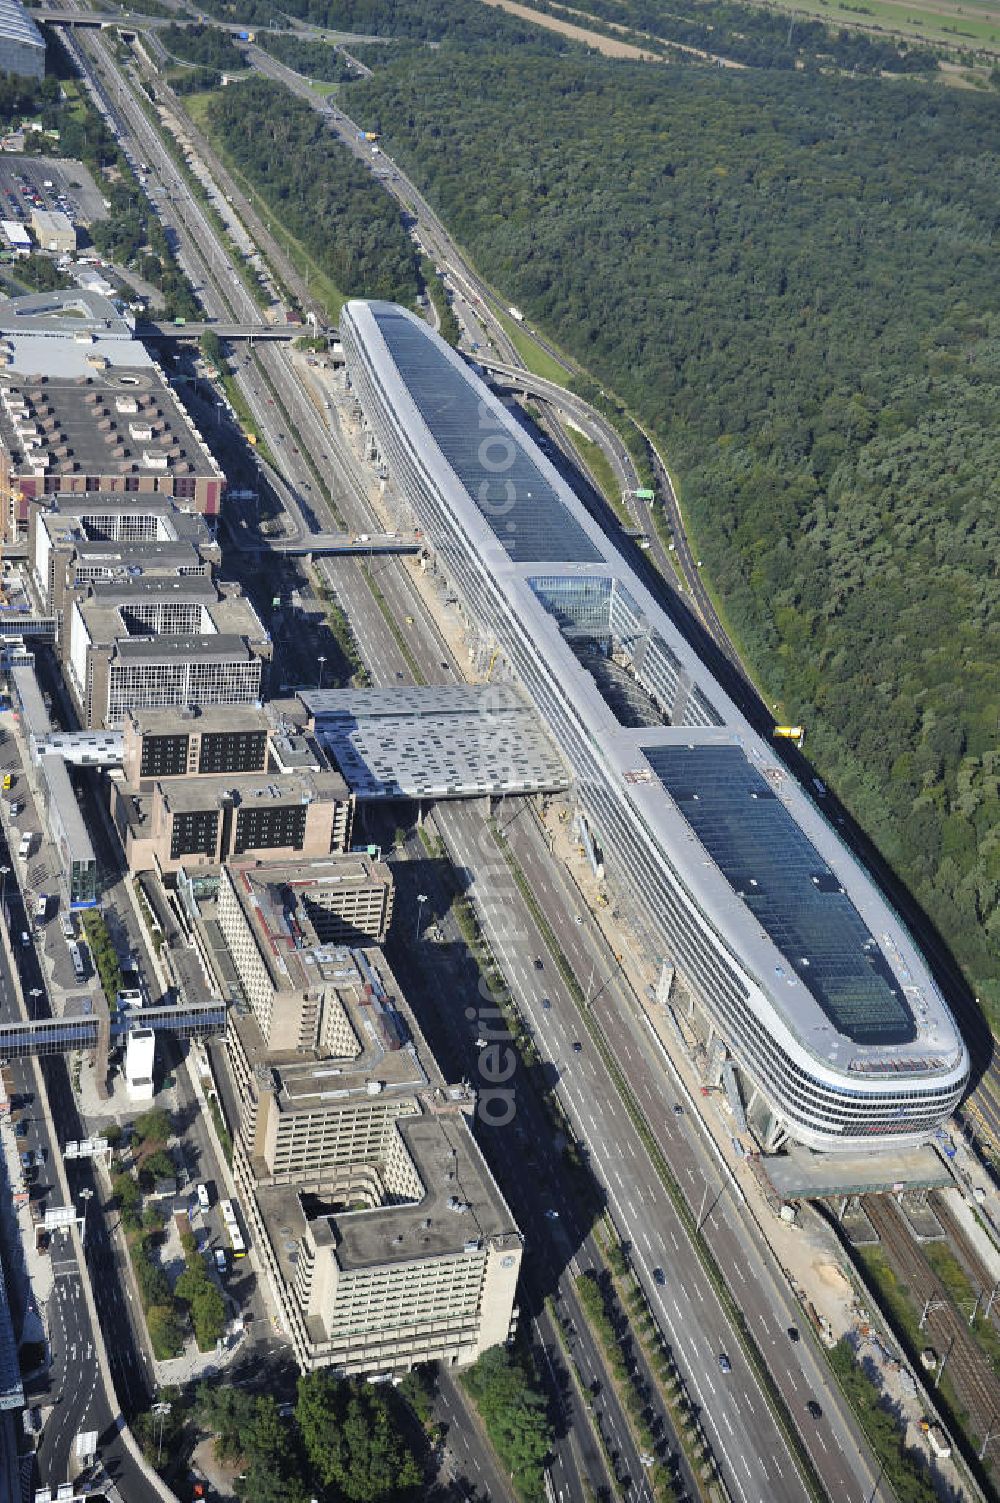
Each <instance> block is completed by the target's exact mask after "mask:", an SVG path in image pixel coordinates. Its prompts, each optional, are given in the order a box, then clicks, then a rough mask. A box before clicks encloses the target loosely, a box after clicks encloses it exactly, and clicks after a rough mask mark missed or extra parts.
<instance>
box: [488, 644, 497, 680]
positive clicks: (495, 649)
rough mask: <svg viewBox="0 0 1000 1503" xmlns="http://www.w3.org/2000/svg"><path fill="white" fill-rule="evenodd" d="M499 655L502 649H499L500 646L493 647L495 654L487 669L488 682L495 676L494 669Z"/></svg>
mask: <svg viewBox="0 0 1000 1503" xmlns="http://www.w3.org/2000/svg"><path fill="white" fill-rule="evenodd" d="M499 656H500V649H499V647H494V649H493V656H492V657H491V658H490V666H489V667H488V668H487V670H486V682H487V683H489V681H490V679H491V678H492V677H493V669H494V668H495V667H496V661H497V658H498V657H499Z"/></svg>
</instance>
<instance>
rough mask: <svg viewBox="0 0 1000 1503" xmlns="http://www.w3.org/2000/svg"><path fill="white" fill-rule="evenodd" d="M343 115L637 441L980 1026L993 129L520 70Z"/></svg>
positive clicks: (848, 89) (994, 327)
mask: <svg viewBox="0 0 1000 1503" xmlns="http://www.w3.org/2000/svg"><path fill="white" fill-rule="evenodd" d="M351 87H352V100H354V101H355V102H353V103H352V104H351V106H350V108H351V110H352V113H354V114H355V115H356V116H357V117H358V118H365V119H367V120H372V119H378V120H379V122H380V124H381V128H382V131H383V134H384V136H385V137H386V143H387V146H388V148H389V149H390V150H391V152H392V153H393V154H394V155H395V156H396V157H397V158H398V159H399V160H400V162H401V163H402V164H403V165H404V166H405V167H406V168H407V169H408V170H409V171H411V172H412V174H413V175H414V176H415V178H416V179H417V181H418V182H420V183H421V184H422V185H423V187H424V188H425V189H426V190H427V191H428V194H429V196H430V198H431V199H432V201H433V202H434V203H435V204H436V206H437V207H438V208H439V209H440V210H441V212H442V214H443V217H444V218H445V220H446V222H447V223H448V224H449V225H450V227H451V228H452V229H453V231H454V232H455V234H456V237H457V238H458V239H459V241H460V242H462V243H463V244H465V245H466V246H467V247H468V248H469V250H470V252H471V253H472V255H473V257H474V259H475V261H476V262H477V264H478V265H479V266H480V268H481V269H482V270H483V271H484V272H485V273H486V275H488V276H489V277H490V278H491V279H492V280H493V281H494V282H495V283H496V284H497V285H498V286H499V287H501V288H503V290H504V292H505V293H506V295H507V296H509V297H511V298H512V299H516V301H517V302H518V304H519V305H521V306H522V307H524V308H525V310H526V311H528V312H529V314H530V316H531V317H532V318H533V319H535V320H537V321H538V322H539V324H541V325H543V326H544V327H545V328H546V329H548V330H549V331H550V332H551V333H552V334H554V335H556V336H557V337H558V338H559V340H560V341H561V342H562V343H563V345H564V346H565V347H566V348H567V349H568V350H570V351H571V352H572V353H573V354H574V355H575V356H576V357H577V358H578V359H579V360H580V362H581V363H582V364H583V365H584V366H585V367H586V368H587V369H588V370H589V371H590V372H591V373H592V374H593V375H594V376H596V377H597V378H598V379H599V380H600V381H601V382H604V383H607V384H608V385H609V386H610V387H612V388H613V389H614V390H616V391H617V392H618V393H619V394H620V395H621V396H622V397H623V398H624V399H625V400H626V401H627V403H628V404H629V406H630V407H631V408H632V410H633V411H634V412H635V413H636V414H637V415H638V416H639V417H640V418H642V419H643V420H644V421H645V422H646V423H647V424H649V425H650V426H651V427H652V429H653V430H654V431H655V433H656V434H657V435H658V437H659V439H660V440H661V441H662V445H663V448H664V451H665V452H666V454H667V456H668V459H669V462H670V463H671V466H672V468H673V470H674V471H675V473H676V476H677V478H678V482H679V487H680V492H681V496H682V501H683V505H684V507H685V510H686V514H687V517H688V519H689V521H690V524H691V526H692V529H693V531H694V534H695V536H696V538H697V546H698V550H699V553H700V556H702V557H703V558H704V560H705V564H706V568H707V570H708V573H709V575H710V578H711V580H712V582H713V585H714V586H715V588H716V590H717V592H718V595H719V597H720V598H721V600H722V601H723V603H724V607H725V611H726V614H727V616H728V618H729V621H730V623H731V624H732V626H733V628H734V629H735V632H736V634H737V636H738V638H739V639H740V640H741V641H742V644H743V646H744V648H745V650H746V652H747V655H748V658H749V660H750V662H751V663H752V664H753V665H754V666H755V668H756V670H757V672H758V674H759V676H760V679H761V681H762V682H763V683H764V684H765V685H766V687H767V692H768V694H769V697H770V698H771V699H772V700H779V699H780V700H781V701H782V702H783V704H784V706H785V707H786V709H787V713H788V714H789V715H790V716H792V717H793V718H794V719H795V720H799V719H801V720H803V721H804V722H805V723H806V725H807V726H808V730H809V737H810V746H811V749H812V755H813V756H814V757H815V759H816V760H817V762H818V764H819V765H820V766H821V767H822V769H823V772H824V776H829V777H830V778H831V779H832V780H833V782H834V783H835V784H836V786H837V788H838V791H839V792H840V793H841V794H842V796H843V797H844V798H845V800H846V802H847V803H848V804H849V805H850V806H851V807H852V808H853V809H854V811H855V812H856V813H857V815H858V816H859V818H860V819H861V821H862V822H863V823H864V824H865V825H866V827H867V828H868V829H869V830H870V831H871V833H872V834H873V836H874V838H875V839H876V841H877V842H878V844H879V845H880V846H881V848H882V850H883V851H884V852H885V854H886V855H887V856H888V857H889V859H890V860H891V861H892V862H893V863H894V864H895V865H896V866H897V868H898V869H899V870H900V871H901V873H902V874H903V875H904V876H905V877H906V878H907V880H908V881H909V883H910V885H911V887H912V889H913V890H914V891H915V893H916V894H917V896H918V897H919V898H920V899H921V900H922V901H923V902H924V904H925V905H926V907H927V909H928V910H929V912H930V913H931V915H932V916H933V917H934V918H935V920H936V921H937V923H938V924H939V926H940V928H941V930H942V932H943V934H944V935H945V936H946V937H947V939H948V940H949V942H950V943H951V944H952V945H953V947H954V949H955V951H956V953H957V954H958V956H959V958H960V959H961V961H962V962H963V964H964V965H965V966H966V968H967V971H968V973H969V975H970V977H971V978H972V979H973V981H974V984H975V987H976V990H977V992H978V994H979V995H981V996H983V997H984V999H985V998H988V999H990V1000H992V1002H993V1003H994V1004H995V1005H996V1004H1000V980H998V966H997V957H998V952H1000V747H998V740H997V733H998V729H1000V587H998V570H1000V515H998V506H997V502H998V474H1000V438H998V436H997V428H996V421H995V414H996V407H997V396H998V391H997V388H998V384H1000V310H998V299H1000V282H998V280H997V278H996V275H995V238H996V231H997V225H998V224H1000V176H998V170H997V169H998V165H1000V140H998V127H997V118H996V107H995V105H994V104H993V103H992V102H991V101H990V100H989V99H983V98H980V97H978V96H974V95H971V94H961V93H957V92H950V91H944V90H933V91H931V90H928V89H927V87H926V86H925V85H914V84H908V83H904V82H896V83H891V84H887V83H884V82H876V81H872V80H864V79H860V78H859V79H857V80H853V81H852V80H850V79H845V78H842V77H835V76H827V75H823V74H819V73H809V72H806V71H800V72H797V73H795V72H781V73H767V72H759V71H754V70H719V69H710V68H705V67H701V66H697V65H689V66H684V67H648V66H642V65H634V64H615V63H609V62H607V61H602V60H592V59H584V58H582V57H580V56H579V55H576V56H569V57H565V58H553V57H551V56H548V57H542V56H539V55H537V54H533V53H532V51H531V50H530V49H524V50H522V51H521V52H519V54H518V55H517V56H516V58H511V57H508V56H507V55H506V54H505V55H500V54H497V53H496V52H490V51H488V50H486V49H482V50H480V51H478V52H472V51H467V52H462V51H459V50H457V49H441V51H440V52H437V53H433V52H428V53H426V54H420V55H417V56H411V57H409V58H407V60H406V61H405V64H398V65H393V64H390V65H389V66H388V67H385V68H383V69H380V70H379V72H378V74H377V75H376V76H375V78H374V79H372V80H369V81H366V82H364V83H358V84H354V85H352V86H351ZM996 1016H997V1014H996V1012H995V1013H994V1017H996Z"/></svg>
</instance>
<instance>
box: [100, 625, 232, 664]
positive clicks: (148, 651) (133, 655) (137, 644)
mask: <svg viewBox="0 0 1000 1503" xmlns="http://www.w3.org/2000/svg"><path fill="white" fill-rule="evenodd" d="M255 656H256V654H255V653H253V652H251V650H250V647H249V645H248V643H247V642H246V640H245V639H244V638H243V637H238V636H235V635H233V634H232V633H230V632H215V633H207V634H204V635H198V636H191V635H180V636H161V637H119V638H118V639H117V640H116V641H115V642H114V643H113V645H112V648H111V660H112V662H114V661H115V659H118V660H120V661H121V662H122V663H133V662H134V663H177V662H198V663H239V662H249V661H250V660H251V659H252V658H254V657H255Z"/></svg>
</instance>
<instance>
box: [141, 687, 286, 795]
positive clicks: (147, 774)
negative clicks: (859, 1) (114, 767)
mask: <svg viewBox="0 0 1000 1503" xmlns="http://www.w3.org/2000/svg"><path fill="white" fill-rule="evenodd" d="M270 729H271V722H270V720H269V718H268V715H267V712H266V710H265V709H264V708H263V706H257V707H243V706H240V705H185V706H184V708H183V709H174V708H171V709H162V710H161V709H141V710H140V709H134V710H129V711H127V712H126V715H125V719H124V722H123V727H122V775H123V778H124V780H125V782H126V783H127V784H129V786H130V787H138V786H139V784H140V783H143V782H147V781H148V780H149V779H152V778H155V779H156V780H157V781H159V782H161V783H162V782H168V781H170V780H172V779H174V778H203V777H213V776H217V775H219V774H221V773H236V774H239V775H241V776H247V775H249V774H252V773H256V772H267V770H268V765H269V762H268V741H269V737H270Z"/></svg>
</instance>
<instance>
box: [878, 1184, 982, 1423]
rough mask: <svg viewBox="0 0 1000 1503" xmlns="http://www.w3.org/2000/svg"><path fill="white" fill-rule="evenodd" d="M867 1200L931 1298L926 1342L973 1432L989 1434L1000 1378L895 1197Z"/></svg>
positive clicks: (899, 1264)
mask: <svg viewBox="0 0 1000 1503" xmlns="http://www.w3.org/2000/svg"><path fill="white" fill-rule="evenodd" d="M863 1205H864V1209H865V1214H866V1215H867V1216H868V1219H869V1220H870V1222H871V1224H872V1226H873V1227H874V1229H875V1231H876V1232H877V1233H878V1236H879V1239H880V1241H881V1244H882V1248H883V1250H884V1252H885V1254H886V1257H887V1258H888V1259H889V1262H890V1264H891V1266H892V1268H893V1270H894V1272H895V1273H896V1274H897V1275H898V1276H899V1279H900V1282H901V1283H902V1284H904V1285H905V1286H906V1288H907V1289H908V1291H909V1293H910V1295H911V1296H912V1298H913V1299H914V1300H915V1301H916V1302H917V1303H918V1304H919V1305H920V1307H921V1308H923V1307H924V1306H925V1305H926V1303H927V1301H930V1302H931V1304H930V1308H929V1310H928V1313H927V1318H926V1320H925V1322H924V1327H923V1331H924V1334H925V1335H926V1344H927V1345H928V1346H932V1347H933V1348H934V1350H935V1351H936V1352H937V1353H938V1357H939V1358H940V1359H941V1360H943V1361H944V1363H945V1371H946V1372H947V1374H948V1377H949V1379H950V1381H951V1384H952V1387H953V1388H954V1390H955V1396H956V1398H957V1400H958V1403H959V1406H960V1407H961V1408H962V1409H965V1410H967V1411H968V1414H969V1421H970V1429H971V1431H972V1433H973V1434H974V1435H977V1436H979V1437H982V1436H985V1435H986V1433H987V1430H988V1428H989V1426H990V1424H991V1422H994V1423H995V1421H996V1417H997V1412H998V1410H1000V1383H998V1379H997V1374H996V1373H995V1372H994V1371H993V1369H992V1367H991V1365H990V1362H989V1360H988V1359H987V1357H986V1355H985V1353H984V1352H983V1351H982V1349H981V1348H980V1347H979V1345H978V1343H977V1342H976V1341H975V1339H974V1337H973V1336H972V1335H971V1333H970V1331H969V1325H968V1319H967V1317H966V1316H964V1315H963V1314H962V1313H961V1312H960V1311H958V1310H957V1309H956V1308H955V1306H954V1305H953V1304H952V1302H951V1299H950V1297H949V1295H948V1292H947V1290H946V1289H945V1286H944V1284H943V1283H942V1282H941V1280H940V1279H939V1278H938V1276H937V1274H936V1273H935V1272H934V1270H933V1268H932V1267H931V1266H930V1264H929V1263H928V1261H927V1259H926V1257H925V1256H924V1253H923V1251H922V1250H921V1248H920V1245H919V1244H918V1243H917V1242H916V1241H915V1240H914V1238H913V1235H912V1233H911V1232H910V1230H909V1228H908V1227H907V1226H906V1223H905V1222H904V1221H903V1218H902V1215H901V1213H900V1212H899V1211H898V1210H897V1209H896V1206H895V1205H894V1204H893V1202H892V1201H891V1200H888V1199H887V1198H886V1197H884V1196H873V1195H866V1196H865V1198H864V1201H863ZM993 1450H994V1451H995V1452H1000V1443H998V1442H994V1444H993Z"/></svg>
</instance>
